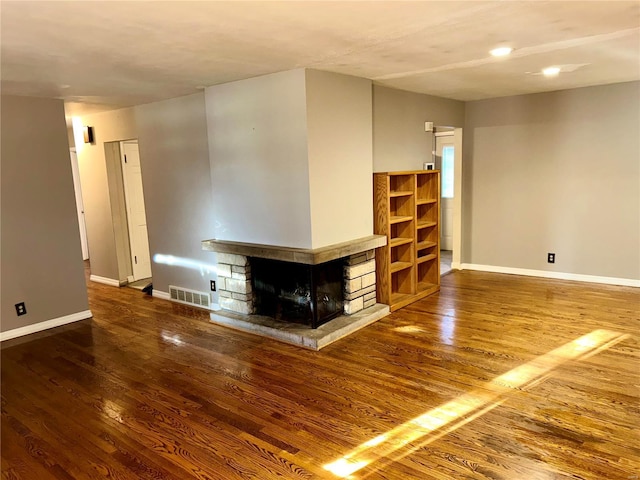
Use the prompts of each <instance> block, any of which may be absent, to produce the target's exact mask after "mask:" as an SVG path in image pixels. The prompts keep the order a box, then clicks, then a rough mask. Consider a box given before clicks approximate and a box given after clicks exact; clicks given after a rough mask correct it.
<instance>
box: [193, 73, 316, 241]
mask: <svg viewBox="0 0 640 480" xmlns="http://www.w3.org/2000/svg"><path fill="white" fill-rule="evenodd" d="M205 96H206V109H207V126H208V137H209V158H210V163H211V186H212V194H213V203H212V205H211V212H212V214H213V216H214V218H215V226H214V230H213V231H212V232H211V233H210V234H209V235H208V237H209V238H217V239H220V240H233V241H242V242H249V243H262V244H267V245H281V246H287V247H301V248H310V247H311V221H310V205H309V168H308V161H307V123H306V103H305V71H304V69H298V70H291V71H288V72H281V73H275V74H272V75H265V76H261V77H256V78H250V79H248V80H241V81H237V82H231V83H226V84H223V85H216V86H214V87H209V88H207V89H206V93H205Z"/></svg>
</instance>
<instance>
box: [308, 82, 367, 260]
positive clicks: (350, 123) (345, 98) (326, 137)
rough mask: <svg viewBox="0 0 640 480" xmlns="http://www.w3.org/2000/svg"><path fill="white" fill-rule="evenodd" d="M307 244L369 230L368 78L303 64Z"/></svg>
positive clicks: (329, 242) (349, 237)
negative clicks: (306, 67)
mask: <svg viewBox="0 0 640 480" xmlns="http://www.w3.org/2000/svg"><path fill="white" fill-rule="evenodd" d="M305 90H306V102H307V143H308V152H309V153H308V157H309V178H308V182H309V196H310V208H311V237H312V248H321V247H325V246H327V245H333V244H336V243H341V242H348V241H350V240H354V239H356V238H362V237H366V236H368V235H371V234H372V233H373V203H372V199H373V152H372V150H373V147H372V131H371V122H372V107H371V81H370V80H367V79H364V78H358V77H350V76H347V75H339V74H336V73H330V72H321V71H319V70H306V89H305Z"/></svg>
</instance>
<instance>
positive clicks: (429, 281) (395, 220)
mask: <svg viewBox="0 0 640 480" xmlns="http://www.w3.org/2000/svg"><path fill="white" fill-rule="evenodd" d="M374 211H375V215H374V232H375V233H377V234H380V235H386V236H387V245H385V246H384V247H380V248H378V249H377V250H376V293H377V297H378V301H379V302H381V303H386V304H388V305H389V306H390V308H391V310H392V311H393V310H397V309H398V308H402V307H404V306H406V305H409V304H410V303H412V302H414V301H416V300H418V299H420V298H423V297H425V296H427V295H430V294H432V293H434V292H437V291H438V290H439V289H440V249H439V235H440V228H439V225H438V221H439V218H440V172H439V171H437V170H417V171H410V172H386V173H375V174H374Z"/></svg>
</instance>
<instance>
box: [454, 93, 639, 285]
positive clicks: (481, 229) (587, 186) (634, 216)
mask: <svg viewBox="0 0 640 480" xmlns="http://www.w3.org/2000/svg"><path fill="white" fill-rule="evenodd" d="M638 105H640V83H638V82H631V83H623V84H616V85H607V86H599V87H590V88H581V89H575V90H565V91H558V92H551V93H541V94H535V95H522V96H515V97H506V98H497V99H492V100H482V101H476V102H469V103H467V105H466V122H465V126H464V150H463V155H464V169H463V175H464V178H463V188H464V202H465V205H464V210H463V212H464V225H463V235H464V239H463V259H462V261H463V262H465V263H471V264H479V265H492V266H503V267H512V268H523V269H532V270H544V271H552V272H564V273H572V274H583V275H594V276H603V277H614V278H623V279H640V247H639V246H640V140H639V132H640V109H639V108H638ZM548 252H554V253H556V263H555V264H549V263H547V253H548Z"/></svg>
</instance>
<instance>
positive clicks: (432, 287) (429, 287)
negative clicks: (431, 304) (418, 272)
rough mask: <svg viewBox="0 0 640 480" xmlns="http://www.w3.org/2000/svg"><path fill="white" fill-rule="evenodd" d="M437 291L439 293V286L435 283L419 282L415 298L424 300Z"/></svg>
mask: <svg viewBox="0 0 640 480" xmlns="http://www.w3.org/2000/svg"><path fill="white" fill-rule="evenodd" d="M438 291H440V285H438V284H436V283H426V282H419V283H418V292H417V293H416V296H417V297H418V298H424V297H427V296H429V295H431V294H432V293H435V292H438Z"/></svg>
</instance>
